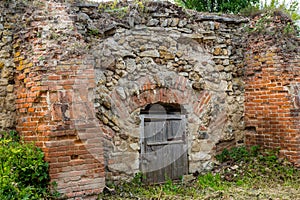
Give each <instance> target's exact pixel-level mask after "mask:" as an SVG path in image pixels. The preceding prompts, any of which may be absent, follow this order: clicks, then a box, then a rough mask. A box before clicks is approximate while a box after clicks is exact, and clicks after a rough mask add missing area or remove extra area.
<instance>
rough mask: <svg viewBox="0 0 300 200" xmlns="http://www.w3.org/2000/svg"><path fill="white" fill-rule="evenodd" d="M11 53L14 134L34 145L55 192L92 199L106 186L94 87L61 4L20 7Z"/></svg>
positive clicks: (79, 43) (81, 43)
mask: <svg viewBox="0 0 300 200" xmlns="http://www.w3.org/2000/svg"><path fill="white" fill-rule="evenodd" d="M20 6H23V8H24V12H23V13H22V15H20V16H21V17H20V19H19V20H23V21H22V22H19V23H18V26H17V27H16V28H15V30H14V36H13V37H14V39H13V52H14V58H13V59H14V64H15V66H16V69H15V81H16V83H15V89H16V101H15V102H16V103H15V104H16V109H17V110H16V115H17V126H16V129H17V131H18V132H19V133H20V134H21V135H22V136H23V137H24V140H25V141H34V142H35V143H36V145H38V146H39V147H41V148H42V150H43V151H44V153H45V160H46V161H48V162H49V166H50V171H49V173H50V178H51V181H55V182H56V183H57V185H58V187H57V189H58V192H60V193H62V194H63V195H66V196H67V198H68V199H71V198H73V197H85V198H88V197H91V198H94V197H93V196H95V195H97V194H98V193H100V192H101V191H102V189H103V187H104V184H105V180H104V162H103V150H102V149H103V148H102V143H101V141H100V138H101V131H100V130H99V128H98V126H97V123H96V121H95V117H94V116H95V115H93V112H91V110H90V107H91V105H90V104H91V100H90V96H92V95H91V93H92V91H93V87H95V81H94V72H93V65H91V62H90V61H89V60H90V59H89V56H88V55H87V54H85V52H84V51H83V50H84V46H85V45H86V43H85V41H83V40H82V37H81V36H80V34H78V33H77V32H76V30H75V28H74V24H73V19H74V16H72V15H70V14H69V13H68V8H69V6H70V5H69V4H68V3H65V2H64V1H62V3H61V2H57V1H33V2H28V4H26V5H24V4H20Z"/></svg>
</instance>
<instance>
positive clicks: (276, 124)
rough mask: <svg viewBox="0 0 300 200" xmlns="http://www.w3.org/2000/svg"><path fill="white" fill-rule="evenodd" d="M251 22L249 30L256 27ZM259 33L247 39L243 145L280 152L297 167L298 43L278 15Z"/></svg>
mask: <svg viewBox="0 0 300 200" xmlns="http://www.w3.org/2000/svg"><path fill="white" fill-rule="evenodd" d="M258 19H259V18H255V19H254V20H252V25H251V26H250V28H251V29H250V30H252V31H253V30H255V28H257V27H258V26H261V25H260V24H259V23H258ZM269 20H270V23H269V24H271V25H267V24H265V27H264V28H263V30H266V31H262V32H258V33H257V32H254V33H252V34H250V35H249V37H248V40H247V41H248V42H247V43H246V47H245V49H246V51H245V64H246V65H245V86H246V87H245V126H246V143H247V144H248V145H259V146H262V147H265V148H272V149H274V148H280V153H281V155H282V156H284V157H287V158H288V159H289V160H290V161H292V162H293V163H294V164H296V165H298V166H299V165H300V132H299V131H300V129H299V128H300V123H299V119H300V118H299V111H300V110H299V108H300V104H299V102H300V101H299V98H300V96H299V82H300V78H299V73H300V54H299V52H300V48H299V47H300V45H299V44H300V40H299V38H297V37H295V33H294V32H293V29H292V28H291V27H290V25H289V24H290V23H291V21H290V20H289V19H287V18H286V16H285V15H283V14H281V13H275V15H274V17H272V18H270V19H269Z"/></svg>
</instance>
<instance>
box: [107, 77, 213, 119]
mask: <svg viewBox="0 0 300 200" xmlns="http://www.w3.org/2000/svg"><path fill="white" fill-rule="evenodd" d="M110 98H111V100H112V101H113V104H114V106H115V108H116V111H117V113H118V114H121V115H122V114H124V113H125V114H126V113H127V114H130V113H132V112H134V111H135V110H136V109H139V108H144V107H145V106H147V105H148V104H154V103H167V104H179V105H190V106H191V111H190V112H192V113H194V114H195V115H196V116H198V117H199V116H200V115H201V113H202V112H203V111H204V107H205V105H207V104H208V102H209V101H210V99H211V95H210V92H209V91H207V90H203V91H199V92H197V91H195V90H193V89H192V87H191V86H190V84H189V80H188V79H187V78H185V77H183V76H176V77H175V81H174V82H173V84H172V85H170V86H169V87H161V86H159V85H158V84H157V83H155V82H152V81H151V80H150V79H149V78H145V79H144V80H142V83H141V84H140V85H139V91H138V94H134V95H131V96H129V97H128V99H126V101H124V100H122V98H121V97H120V95H119V94H118V93H117V92H116V91H114V92H113V93H112V94H111V96H110ZM123 117H125V115H123Z"/></svg>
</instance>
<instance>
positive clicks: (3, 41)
mask: <svg viewBox="0 0 300 200" xmlns="http://www.w3.org/2000/svg"><path fill="white" fill-rule="evenodd" d="M6 7H7V5H6V4H4V3H3V4H2V3H1V5H0V11H1V12H0V132H1V131H8V130H14V129H15V124H16V115H15V95H14V83H15V81H14V63H13V61H12V59H11V58H12V57H13V51H12V41H13V33H12V31H13V29H14V26H15V22H16V21H14V19H16V17H15V18H13V17H12V16H13V14H14V12H17V10H16V11H12V10H9V9H5V8H6Z"/></svg>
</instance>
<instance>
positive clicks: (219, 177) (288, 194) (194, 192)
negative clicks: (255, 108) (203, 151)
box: [100, 146, 300, 199]
mask: <svg viewBox="0 0 300 200" xmlns="http://www.w3.org/2000/svg"><path fill="white" fill-rule="evenodd" d="M216 159H217V161H218V162H219V164H218V165H216V166H215V167H214V169H213V170H212V171H211V172H209V173H205V174H199V175H197V176H194V177H193V179H188V180H184V178H183V180H181V181H180V182H177V183H174V182H172V181H171V180H168V181H166V182H165V183H164V184H161V185H152V186H149V185H144V184H143V183H142V182H141V178H142V174H141V173H138V174H137V175H136V176H135V177H134V179H133V180H132V181H131V182H129V183H128V182H124V183H121V184H118V185H110V186H109V187H111V189H110V190H106V191H105V192H104V193H103V194H101V195H100V199H300V193H299V188H300V171H299V170H298V169H296V168H294V167H293V166H292V165H291V164H290V163H289V162H287V161H286V160H285V159H280V158H278V150H260V148H259V147H257V146H253V147H251V148H250V149H247V148H246V147H235V148H232V149H230V150H227V149H225V150H224V151H223V152H222V153H221V154H219V155H217V156H216Z"/></svg>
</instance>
